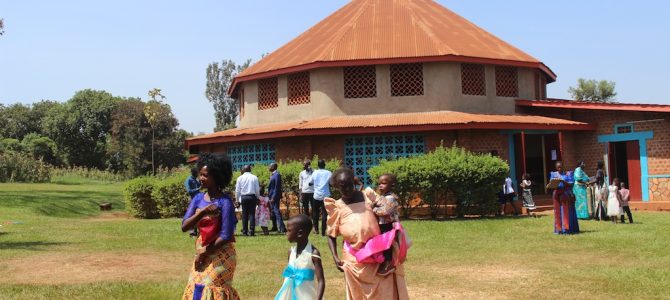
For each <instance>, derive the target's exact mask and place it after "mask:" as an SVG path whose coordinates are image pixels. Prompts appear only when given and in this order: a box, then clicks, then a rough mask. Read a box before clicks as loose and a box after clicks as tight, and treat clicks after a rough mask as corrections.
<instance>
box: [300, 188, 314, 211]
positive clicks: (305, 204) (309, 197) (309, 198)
mask: <svg viewBox="0 0 670 300" xmlns="http://www.w3.org/2000/svg"><path fill="white" fill-rule="evenodd" d="M313 201H314V193H302V194H300V202H301V204H302V213H303V214H305V215H308V216H309V205H310V204H311V203H312V202H313Z"/></svg>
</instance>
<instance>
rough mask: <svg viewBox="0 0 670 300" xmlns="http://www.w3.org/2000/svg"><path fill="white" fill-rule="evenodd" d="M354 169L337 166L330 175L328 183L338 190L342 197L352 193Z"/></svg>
mask: <svg viewBox="0 0 670 300" xmlns="http://www.w3.org/2000/svg"><path fill="white" fill-rule="evenodd" d="M354 177H355V176H354V171H353V170H352V169H349V168H339V169H337V170H335V172H333V176H331V177H330V184H331V185H332V186H334V187H335V188H337V189H338V190H340V193H342V197H343V198H351V197H352V196H353V195H354Z"/></svg>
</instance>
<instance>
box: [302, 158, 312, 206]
mask: <svg viewBox="0 0 670 300" xmlns="http://www.w3.org/2000/svg"><path fill="white" fill-rule="evenodd" d="M311 164H312V162H311V161H309V160H307V159H306V160H305V161H304V162H303V167H304V170H302V172H300V179H299V181H298V188H299V189H300V202H302V213H303V214H306V215H308V216H309V206H310V204H311V203H312V201H314V181H312V173H313V171H312V167H310V165H311Z"/></svg>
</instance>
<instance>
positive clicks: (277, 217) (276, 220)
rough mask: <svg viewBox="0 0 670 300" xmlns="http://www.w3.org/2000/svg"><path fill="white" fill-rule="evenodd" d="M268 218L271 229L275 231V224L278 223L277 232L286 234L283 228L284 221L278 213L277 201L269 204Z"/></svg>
mask: <svg viewBox="0 0 670 300" xmlns="http://www.w3.org/2000/svg"><path fill="white" fill-rule="evenodd" d="M270 216H272V229H273V230H277V223H279V231H280V232H286V226H284V220H283V219H282V217H281V212H280V211H279V200H275V201H273V202H272V204H270Z"/></svg>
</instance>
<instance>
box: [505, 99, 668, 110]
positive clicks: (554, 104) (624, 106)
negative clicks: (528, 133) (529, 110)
mask: <svg viewBox="0 0 670 300" xmlns="http://www.w3.org/2000/svg"><path fill="white" fill-rule="evenodd" d="M516 105H518V106H527V107H549V108H568V109H591V110H618V111H647V112H666V113H667V112H670V105H666V104H641V103H620V102H616V103H596V102H588V101H577V100H566V99H546V100H527V99H518V100H516Z"/></svg>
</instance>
